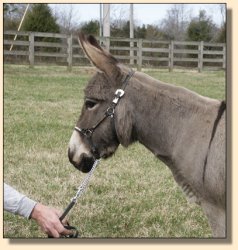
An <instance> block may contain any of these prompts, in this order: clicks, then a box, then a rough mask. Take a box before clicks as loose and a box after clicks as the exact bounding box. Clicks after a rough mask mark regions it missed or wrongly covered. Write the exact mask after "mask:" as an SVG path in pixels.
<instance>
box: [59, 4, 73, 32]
mask: <svg viewBox="0 0 238 250" xmlns="http://www.w3.org/2000/svg"><path fill="white" fill-rule="evenodd" d="M54 12H55V13H54V14H55V17H56V18H57V22H58V24H59V25H60V29H61V32H62V33H64V34H70V33H72V32H74V31H75V30H77V28H78V26H77V24H76V23H75V21H74V20H73V17H74V16H75V9H74V8H73V4H67V8H63V9H59V8H57V7H55V10H54Z"/></svg>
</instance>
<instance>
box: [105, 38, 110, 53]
mask: <svg viewBox="0 0 238 250" xmlns="http://www.w3.org/2000/svg"><path fill="white" fill-rule="evenodd" d="M105 46H106V50H107V51H108V52H110V37H105Z"/></svg>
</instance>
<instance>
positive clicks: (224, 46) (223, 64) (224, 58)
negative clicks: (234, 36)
mask: <svg viewBox="0 0 238 250" xmlns="http://www.w3.org/2000/svg"><path fill="white" fill-rule="evenodd" d="M222 59H223V62H222V68H223V69H225V68H226V45H225V44H223V57H222Z"/></svg>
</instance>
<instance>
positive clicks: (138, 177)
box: [4, 65, 225, 238]
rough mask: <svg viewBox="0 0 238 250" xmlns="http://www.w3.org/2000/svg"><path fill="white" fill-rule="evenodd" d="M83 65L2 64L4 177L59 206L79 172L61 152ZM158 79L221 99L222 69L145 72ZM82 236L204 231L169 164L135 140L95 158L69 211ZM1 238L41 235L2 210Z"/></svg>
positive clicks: (76, 108) (79, 96)
mask: <svg viewBox="0 0 238 250" xmlns="http://www.w3.org/2000/svg"><path fill="white" fill-rule="evenodd" d="M90 71H91V70H89V72H87V71H85V70H84V69H80V68H78V69H76V68H74V69H73V72H71V73H69V72H67V71H66V68H64V67H54V66H50V67H35V68H34V69H30V68H28V67H27V66H13V65H6V66H4V180H5V181H6V182H7V183H9V184H11V185H12V186H14V187H15V188H17V189H18V190H19V191H21V192H23V193H25V194H27V195H28V196H30V197H31V198H33V199H35V200H37V201H40V202H42V203H44V204H46V205H49V206H53V207H57V208H59V209H61V210H63V209H64V208H65V207H66V206H67V205H68V202H69V201H70V199H71V197H72V196H73V195H74V194H75V189H76V188H77V187H78V186H79V184H80V183H81V181H82V179H83V178H84V174H82V173H81V172H79V171H77V170H75V169H74V168H73V167H72V166H71V165H70V163H69V162H68V158H67V147H68V142H69V139H70V136H71V133H72V130H73V127H74V125H75V123H76V120H77V119H78V116H79V114H80V110H81V106H82V100H83V88H84V87H85V85H86V83H87V80H88V79H90V77H91V72H90ZM147 73H148V74H150V75H151V76H153V77H155V78H158V79H160V80H162V81H165V82H171V83H174V84H177V85H180V86H185V87H187V88H189V89H191V90H194V91H196V92H198V93H200V94H203V95H205V96H209V97H213V98H218V99H224V97H225V73H224V72H222V71H217V72H203V73H197V72H193V71H175V72H172V73H168V72H167V71H165V70H164V71H163V70H160V71H148V72H147ZM68 218H69V221H70V223H71V224H72V225H75V226H77V227H79V229H80V233H81V236H82V237H127V238H128V237H150V238H153V237H156V238H158V237H163V238H164V237H165V238H167V237H169V238H170V237H186V238H189V237H197V238H200V237H205V238H206V237H211V231H210V228H209V226H208V223H207V219H206V218H205V216H204V215H203V213H202V211H201V208H200V207H199V206H196V205H191V204H189V203H188V202H187V201H186V198H185V197H184V195H183V194H182V192H181V191H180V188H179V187H178V186H177V184H176V183H175V181H174V180H173V177H172V175H171V173H170V171H169V169H168V168H167V167H166V166H165V165H164V164H163V163H161V162H160V161H159V160H158V159H156V158H155V156H154V155H153V154H152V153H150V152H149V151H148V150H146V149H145V148H144V147H143V146H142V145H139V144H134V145H132V146H130V147H129V148H128V149H124V148H122V147H119V149H118V151H117V152H116V154H115V155H114V156H113V157H112V158H110V159H108V160H105V161H102V162H101V164H100V165H99V168H98V169H97V170H96V171H95V174H94V176H93V177H92V180H91V182H90V186H89V187H88V189H87V192H86V193H85V194H84V195H83V197H81V198H80V200H79V202H78V203H77V205H76V206H75V208H74V209H73V210H72V211H71V212H70V214H69V217H68ZM4 237H7V238H14V237H21V238H25V237H27V238H31V237H34V238H36V237H45V235H44V234H43V233H42V232H41V231H40V229H39V228H38V226H37V224H36V223H35V222H34V221H31V220H30V221H28V220H26V219H24V218H21V217H19V216H15V215H12V214H9V213H7V212H4Z"/></svg>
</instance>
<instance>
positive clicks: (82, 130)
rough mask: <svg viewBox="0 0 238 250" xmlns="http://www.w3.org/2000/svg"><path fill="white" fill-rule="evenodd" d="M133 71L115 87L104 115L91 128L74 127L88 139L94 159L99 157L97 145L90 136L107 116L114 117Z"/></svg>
mask: <svg viewBox="0 0 238 250" xmlns="http://www.w3.org/2000/svg"><path fill="white" fill-rule="evenodd" d="M134 73H135V72H134V71H133V70H131V71H130V72H129V74H127V75H126V77H125V79H124V80H123V82H122V88H121V89H117V90H116V92H115V94H114V98H113V100H112V103H111V105H110V106H109V107H108V108H107V109H106V111H105V113H104V116H103V117H102V119H101V120H99V121H98V122H97V123H96V124H95V125H94V126H92V127H91V128H79V127H77V126H76V127H75V128H74V129H75V130H76V131H77V132H79V133H80V134H82V135H83V136H85V137H86V138H87V140H88V143H89V145H90V147H91V151H92V153H93V156H94V157H95V158H96V159H99V158H100V155H99V152H98V150H97V147H96V146H95V145H94V143H93V140H92V136H93V133H94V131H95V129H96V128H97V127H98V126H99V125H100V124H101V123H102V122H103V121H104V120H105V119H106V118H107V117H110V118H114V114H115V108H116V106H117V104H118V103H119V101H120V99H121V98H122V97H123V96H124V94H125V88H126V86H127V84H128V83H129V81H130V79H131V77H132V76H133V75H134Z"/></svg>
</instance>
